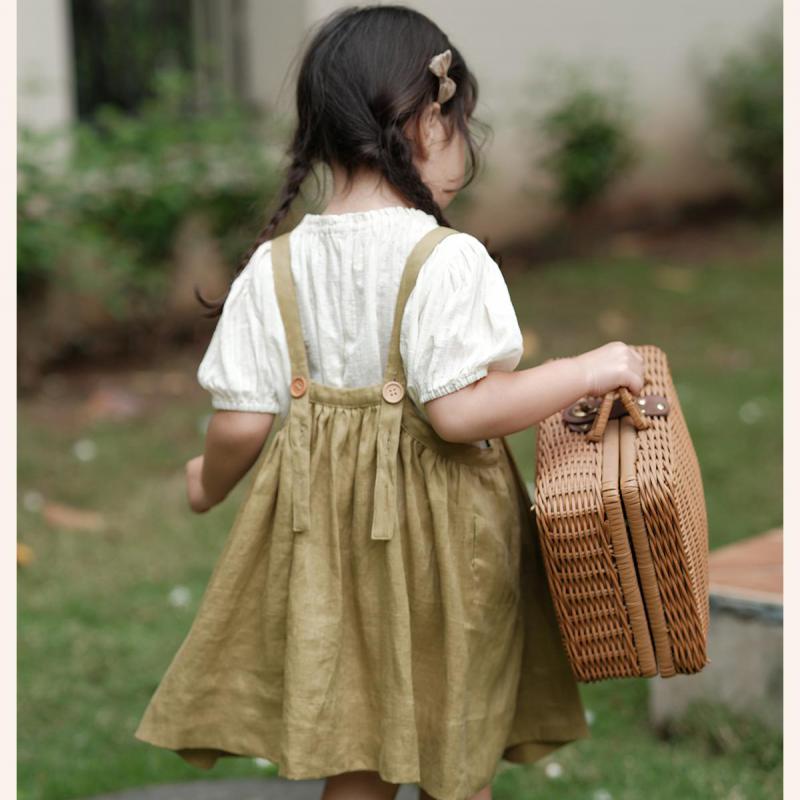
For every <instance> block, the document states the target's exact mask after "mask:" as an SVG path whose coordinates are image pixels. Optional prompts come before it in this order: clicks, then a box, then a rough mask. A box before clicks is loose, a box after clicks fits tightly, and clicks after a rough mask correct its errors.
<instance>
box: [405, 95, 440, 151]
mask: <svg viewBox="0 0 800 800" xmlns="http://www.w3.org/2000/svg"><path fill="white" fill-rule="evenodd" d="M441 111H442V107H441V105H440V104H439V103H437V102H436V101H434V102H433V103H429V104H428V105H427V106H425V108H424V109H423V110H422V113H421V114H420V115H419V117H418V118H417V119H416V120H415V122H414V124H413V125H412V127H411V131H410V138H411V140H412V142H413V148H414V151H415V155H416V156H417V158H419V159H420V160H421V161H427V160H428V158H429V157H430V153H431V148H432V146H433V143H434V142H435V141H437V140H438V139H439V138H441V133H442V128H443V126H442V114H441Z"/></svg>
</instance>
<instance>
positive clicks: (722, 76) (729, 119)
mask: <svg viewBox="0 0 800 800" xmlns="http://www.w3.org/2000/svg"><path fill="white" fill-rule="evenodd" d="M704 89H705V97H706V100H707V102H708V110H709V115H710V119H711V127H712V132H713V135H714V136H715V138H716V140H717V141H718V143H719V149H720V150H721V151H722V153H723V155H724V156H725V157H726V158H727V159H729V160H730V161H731V162H732V163H733V164H734V165H735V166H736V167H737V168H738V169H739V170H740V172H741V174H742V175H743V176H744V178H745V180H746V181H747V183H748V186H749V187H750V188H751V189H752V193H753V199H754V200H755V201H756V202H757V203H765V204H779V203H780V201H781V195H782V187H783V42H782V37H781V29H780V25H777V24H770V25H769V26H766V27H764V28H762V29H759V30H758V31H757V32H756V35H755V36H754V38H753V40H752V41H751V42H750V43H749V44H748V45H745V46H743V47H742V48H741V49H739V50H736V51H733V52H730V53H728V54H727V55H726V56H725V57H724V58H723V60H722V62H721V63H720V64H719V65H718V67H717V68H716V69H714V70H709V71H708V72H707V74H706V75H705V87H704Z"/></svg>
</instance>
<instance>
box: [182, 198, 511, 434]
mask: <svg viewBox="0 0 800 800" xmlns="http://www.w3.org/2000/svg"><path fill="white" fill-rule="evenodd" d="M436 225H437V222H436V218H435V217H433V216H432V215H431V214H427V213H426V212H424V211H422V210H420V209H416V208H406V207H404V206H389V207H385V208H379V209H373V210H370V211H356V212H350V213H346V214H306V215H305V216H304V217H303V218H302V220H301V221H300V222H299V223H298V224H297V225H296V226H295V228H294V229H293V230H292V232H291V235H290V237H289V246H290V251H291V266H292V276H293V278H294V282H295V287H296V293H297V301H298V306H299V314H300V324H301V327H302V330H303V336H304V338H305V340H306V346H307V358H308V367H309V372H310V376H311V378H312V379H313V380H315V381H316V382H318V383H324V384H328V385H330V386H337V387H350V386H367V385H372V384H379V383H381V382H382V380H383V375H384V371H385V368H386V361H387V356H388V349H389V338H390V335H391V327H392V317H393V314H394V304H395V300H396V296H397V291H398V288H399V286H400V277H401V275H402V272H403V267H404V266H405V262H406V259H407V257H408V255H409V253H410V252H411V248H412V247H413V246H414V245H415V244H416V243H417V242H418V241H419V239H420V238H421V237H422V236H423V235H424V234H425V233H426V232H427V231H429V230H431V229H432V228H434V227H436ZM271 245H272V243H271V242H264V243H263V244H262V245H261V246H260V247H259V248H258V249H257V250H256V252H255V253H254V254H253V256H252V258H251V259H250V261H249V262H248V264H247V265H246V266H245V268H244V269H243V270H242V271H241V272H240V273H239V274H238V275H237V276H236V278H235V279H234V281H233V283H232V285H231V289H230V292H229V294H228V297H227V299H226V300H225V305H224V307H223V310H222V315H221V316H220V317H219V319H218V322H217V326H216V328H215V330H214V334H213V336H212V338H211V342H210V343H209V345H208V349H207V351H206V353H205V355H204V357H203V359H202V362H201V363H200V366H199V368H198V370H197V379H198V381H199V383H200V385H201V386H202V387H203V388H204V389H206V390H207V391H208V392H210V394H211V403H212V406H213V407H214V408H216V409H230V410H238V411H261V412H270V413H273V414H276V415H279V416H280V417H281V418H285V416H286V415H287V414H288V412H289V404H290V401H291V395H290V393H289V384H290V382H291V378H292V375H291V366H290V362H289V351H288V347H287V343H286V335H285V332H284V328H283V323H282V322H281V316H280V310H279V308H278V302H277V299H276V296H275V290H274V285H273V277H272V261H271V256H270V252H271ZM400 352H401V355H402V358H403V365H404V368H405V372H406V386H407V388H408V392H409V395H410V397H411V399H412V401H413V402H414V403H415V405H416V406H417V407H418V408H419V409H420V411H421V413H422V415H423V417H425V418H426V419H427V415H426V414H425V409H424V406H423V404H424V403H426V402H427V401H428V400H431V399H433V398H435V397H441V396H442V395H445V394H448V393H450V392H454V391H456V390H457V389H461V388H462V387H464V386H466V385H468V384H469V383H472V382H473V381H476V380H478V379H479V378H482V377H484V376H485V375H486V374H487V372H488V371H489V370H506V371H509V372H510V371H512V370H514V369H515V368H516V366H517V364H518V363H519V361H520V359H521V357H522V333H521V331H520V328H519V323H518V322H517V317H516V314H515V312H514V307H513V305H512V304H511V298H510V296H509V293H508V287H507V286H506V283H505V280H504V278H503V276H502V273H501V272H500V268H499V267H498V265H497V264H496V263H495V261H494V260H493V259H492V258H491V256H490V255H489V253H488V252H487V251H486V248H485V247H484V246H483V244H482V243H481V242H480V241H479V240H478V239H476V238H475V237H474V236H471V235H470V234H468V233H462V232H459V233H457V234H453V235H451V236H448V237H446V238H445V239H443V240H442V241H441V242H439V243H438V244H437V245H436V247H435V248H434V250H433V251H432V253H431V255H430V256H429V258H428V259H427V261H426V262H425V263H424V264H423V266H422V268H421V269H420V271H419V273H418V276H417V281H416V284H415V285H414V288H413V289H412V291H411V294H410V295H409V298H408V301H407V302H406V307H405V311H404V313H403V319H402V323H401V329H400Z"/></svg>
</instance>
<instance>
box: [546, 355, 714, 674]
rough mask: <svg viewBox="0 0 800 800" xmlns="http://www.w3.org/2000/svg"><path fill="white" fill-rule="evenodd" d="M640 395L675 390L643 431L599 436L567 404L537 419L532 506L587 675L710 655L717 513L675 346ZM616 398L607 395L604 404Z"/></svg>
mask: <svg viewBox="0 0 800 800" xmlns="http://www.w3.org/2000/svg"><path fill="white" fill-rule="evenodd" d="M635 349H636V350H638V352H639V353H640V354H641V355H642V357H643V358H644V362H645V385H644V388H643V390H642V392H641V393H640V397H641V396H646V395H651V394H652V395H659V396H661V397H663V398H665V399H666V400H667V404H668V411H667V413H666V415H663V416H647V417H646V421H647V427H646V428H645V429H642V430H639V429H637V427H635V425H634V421H633V420H632V419H631V417H630V416H629V415H628V414H625V415H623V416H620V417H618V418H612V419H608V420H607V421H604V420H599V422H600V423H603V424H601V425H599V426H595V428H597V427H599V428H600V430H601V431H602V435H601V436H600V438H599V440H598V441H591V440H590V439H589V438H587V436H586V432H585V431H584V432H579V431H576V430H571V429H570V428H569V427H567V425H566V424H565V423H564V420H563V418H562V415H561V413H560V412H559V413H556V414H553V415H551V416H550V417H548V418H547V419H545V420H543V421H542V422H541V424H540V425H539V433H538V440H537V452H536V492H535V503H534V505H535V509H536V522H537V528H538V533H539V538H540V541H541V545H542V553H543V556H544V559H545V567H546V572H547V577H548V581H549V584H550V590H551V594H552V596H553V601H554V605H555V608H556V612H557V616H558V621H559V625H560V628H561V634H562V637H563V640H564V644H565V648H566V650H567V653H568V655H569V658H570V662H571V665H572V669H573V672H574V673H575V677H576V678H577V680H579V681H583V682H591V681H598V680H603V679H606V678H620V677H652V676H654V675H657V674H660V675H661V676H662V677H669V676H671V675H675V674H677V673H694V672H699V671H700V670H701V669H702V668H703V667H704V666H705V665H706V664H708V663H709V661H708V658H707V654H706V651H707V637H708V620H709V613H708V603H709V601H708V523H707V517H706V506H705V497H704V493H703V484H702V479H701V475H700V465H699V463H698V460H697V455H696V453H695V451H694V447H693V445H692V441H691V438H690V436H689V431H688V428H687V425H686V421H685V419H684V416H683V412H682V410H681V407H680V403H679V401H678V396H677V392H676V391H675V386H674V384H673V382H672V377H671V375H670V371H669V365H668V363H667V357H666V354H665V353H664V352H663V351H662V350H661V349H660V348H658V347H656V346H654V345H638V346H635ZM607 407H608V404H606V408H607Z"/></svg>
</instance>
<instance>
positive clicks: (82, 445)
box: [72, 439, 97, 461]
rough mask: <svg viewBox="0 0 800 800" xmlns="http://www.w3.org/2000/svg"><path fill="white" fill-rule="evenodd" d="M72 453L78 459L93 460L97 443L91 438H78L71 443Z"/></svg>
mask: <svg viewBox="0 0 800 800" xmlns="http://www.w3.org/2000/svg"><path fill="white" fill-rule="evenodd" d="M72 454H73V455H74V456H75V458H77V459H78V461H93V460H94V459H95V457H96V456H97V445H96V444H95V443H94V442H93V441H92V440H91V439H78V441H77V442H75V444H74V445H72Z"/></svg>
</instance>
